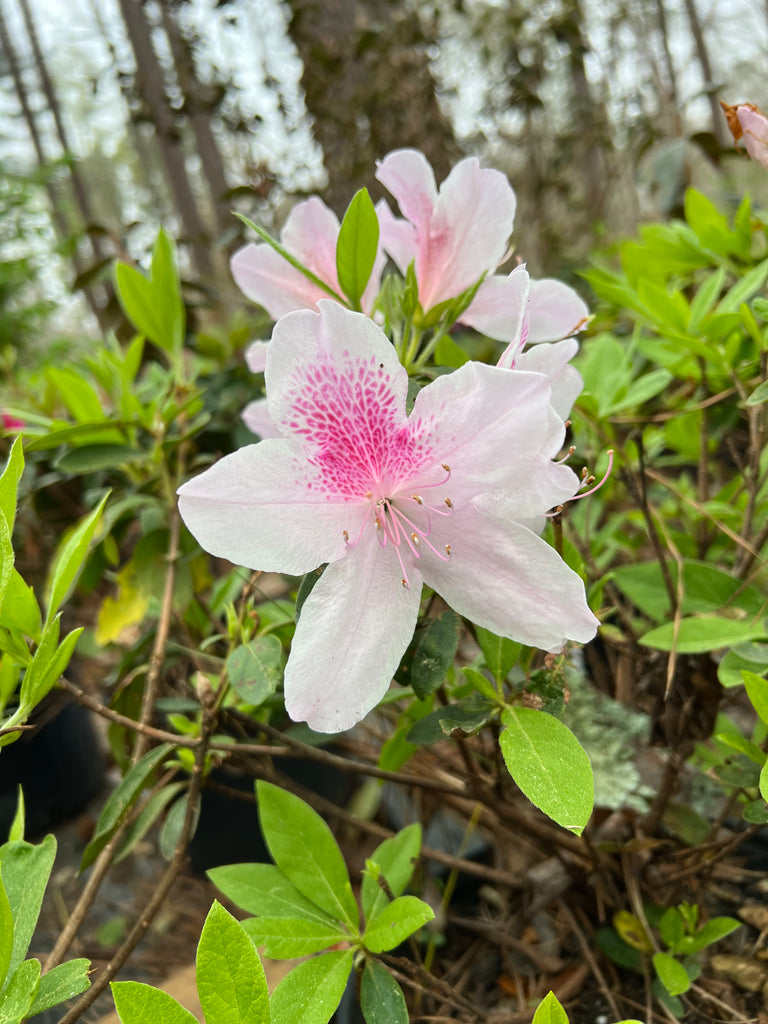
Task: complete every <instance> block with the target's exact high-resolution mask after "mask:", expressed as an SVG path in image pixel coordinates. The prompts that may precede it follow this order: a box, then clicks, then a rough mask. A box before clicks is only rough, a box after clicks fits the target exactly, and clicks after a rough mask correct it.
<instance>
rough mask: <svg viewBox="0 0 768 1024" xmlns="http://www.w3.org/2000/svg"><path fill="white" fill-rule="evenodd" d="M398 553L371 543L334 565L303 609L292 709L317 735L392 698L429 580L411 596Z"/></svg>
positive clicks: (288, 683)
mask: <svg viewBox="0 0 768 1024" xmlns="http://www.w3.org/2000/svg"><path fill="white" fill-rule="evenodd" d="M401 576H402V573H401V571H400V567H399V565H398V562H397V558H396V557H395V554H394V552H393V551H392V548H391V546H387V547H381V545H380V544H379V543H378V542H377V541H376V539H375V538H374V537H373V536H369V537H367V538H363V541H362V542H361V543H360V545H359V546H358V547H357V548H354V549H351V550H350V551H349V553H348V554H347V556H346V558H344V559H342V560H341V561H340V562H335V563H334V564H332V565H329V566H328V568H327V569H326V570H325V571H324V572H323V574H322V576H321V577H320V579H319V580H318V582H317V583H316V584H315V586H314V588H313V590H312V592H311V594H310V595H309V597H308V598H307V600H306V602H305V604H304V606H303V607H302V609H301V615H300V617H299V621H298V624H297V626H296V634H295V636H294V638H293V643H292V645H291V654H290V657H289V658H288V664H287V666H286V669H285V706H286V709H287V711H288V714H289V715H290V716H291V718H293V719H294V720H295V721H306V722H308V723H309V725H310V727H311V728H312V729H314V730H315V731H317V732H343V730H345V729H349V728H351V727H352V726H353V725H354V724H355V723H356V722H359V721H360V719H361V718H363V717H364V716H365V715H366V714H367V713H368V712H369V711H370V710H371V709H372V708H374V707H375V706H376V705H377V704H378V703H379V701H380V700H381V698H382V697H383V696H384V694H385V693H386V691H387V689H388V687H389V684H390V682H391V679H392V676H393V675H394V673H395V671H396V669H397V667H398V665H399V664H400V659H401V658H402V656H403V654H404V652H405V649H406V647H407V646H408V643H409V641H410V639H411V637H412V636H413V630H414V628H415V626H416V618H417V616H418V612H419V601H420V597H421V589H422V585H421V576H420V575H419V573H418V571H417V570H415V569H409V580H410V589H406V588H405V587H403V585H402V583H401Z"/></svg>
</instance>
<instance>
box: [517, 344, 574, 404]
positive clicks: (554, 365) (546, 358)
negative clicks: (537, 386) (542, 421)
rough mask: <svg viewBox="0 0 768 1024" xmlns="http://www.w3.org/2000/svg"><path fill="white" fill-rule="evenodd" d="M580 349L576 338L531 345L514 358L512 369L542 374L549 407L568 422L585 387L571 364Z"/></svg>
mask: <svg viewBox="0 0 768 1024" xmlns="http://www.w3.org/2000/svg"><path fill="white" fill-rule="evenodd" d="M578 350H579V343H578V341H576V339H575V338H566V339H565V340H564V341H556V342H554V343H552V344H549V345H548V344H543V345H534V347H533V348H529V349H527V350H526V351H525V352H523V353H521V355H519V356H518V357H517V362H516V364H515V369H517V370H529V371H533V372H534V373H543V374H544V376H545V377H546V378H547V381H548V382H549V385H550V387H551V388H552V408H553V409H554V410H555V412H556V413H557V414H558V416H562V418H563V419H567V418H568V415H569V414H570V411H571V408H572V406H573V403H574V402H575V401H576V399H577V398H578V397H579V395H580V394H581V392H582V389H583V387H584V381H583V380H582V379H581V374H580V373H579V371H578V370H577V369H575V367H573V366H571V365H570V361H571V359H573V357H574V356H575V355H576V353H577V352H578Z"/></svg>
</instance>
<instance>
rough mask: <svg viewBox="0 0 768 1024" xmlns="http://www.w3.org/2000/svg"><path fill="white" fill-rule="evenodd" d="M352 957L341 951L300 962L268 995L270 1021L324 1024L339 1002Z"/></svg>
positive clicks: (347, 952) (349, 951)
mask: <svg viewBox="0 0 768 1024" xmlns="http://www.w3.org/2000/svg"><path fill="white" fill-rule="evenodd" d="M353 957H354V953H353V951H352V950H351V949H345V950H342V951H337V952H333V953H322V954H321V955H320V956H315V957H312V959H311V960H304V961H303V962H302V963H300V964H299V965H298V966H297V967H294V968H293V970H292V971H291V972H290V974H287V975H286V976H285V977H284V978H283V980H282V981H281V982H280V984H279V985H278V986H277V988H276V989H275V991H274V992H273V993H272V998H271V1000H270V1007H271V1010H272V1020H274V1021H275V1022H276V1024H277V1022H279V1024H287V1022H288V1021H290V1024H328V1021H329V1020H330V1019H331V1017H332V1016H333V1014H334V1011H335V1010H336V1007H337V1006H338V1005H339V1003H340V1002H341V997H342V996H343V995H344V989H345V988H346V985H347V979H348V978H349V972H350V971H351V970H352V961H353Z"/></svg>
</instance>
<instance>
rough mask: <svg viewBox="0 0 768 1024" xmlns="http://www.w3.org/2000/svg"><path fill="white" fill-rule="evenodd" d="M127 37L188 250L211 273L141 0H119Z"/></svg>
mask: <svg viewBox="0 0 768 1024" xmlns="http://www.w3.org/2000/svg"><path fill="white" fill-rule="evenodd" d="M119 3H120V11H121V12H122V15H123V21H124V22H125V27H126V31H127V33H128V39H129V41H130V44H131V48H132V50H133V54H134V57H135V60H136V83H137V86H138V91H139V94H140V96H141V99H142V103H143V107H144V113H145V115H146V116H147V118H148V120H149V121H150V122H151V123H152V124H153V125H154V128H155V133H156V135H157V143H158V148H159V149H160V153H161V155H162V158H163V164H164V166H165V169H166V173H167V175H168V184H169V187H170V190H171V195H172V196H173V199H174V204H175V206H176V211H177V213H178V215H179V219H180V221H181V227H182V231H183V232H184V234H185V236H186V239H185V240H186V241H187V242H188V243H189V245H190V247H191V251H192V257H193V260H194V263H195V267H196V268H197V271H198V273H199V274H200V275H201V276H203V277H206V278H210V276H211V274H212V269H213V265H212V261H211V257H210V253H209V250H208V245H207V238H206V231H205V227H204V225H203V221H202V219H201V217H200V211H199V209H198V206H197V201H196V199H195V196H194V192H193V191H192V185H191V182H190V178H189V174H188V173H187V165H186V161H185V158H184V151H183V147H182V142H181V138H180V136H179V132H178V130H177V126H176V119H175V116H174V113H173V110H172V109H171V106H170V103H169V102H168V97H167V95H166V91H165V83H164V81H163V72H162V68H161V67H160V63H159V61H158V59H157V54H156V53H155V50H154V47H153V45H152V36H151V31H150V27H149V25H148V23H147V20H146V16H145V12H144V7H143V4H142V0H119Z"/></svg>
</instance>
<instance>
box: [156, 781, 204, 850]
mask: <svg viewBox="0 0 768 1024" xmlns="http://www.w3.org/2000/svg"><path fill="white" fill-rule="evenodd" d="M188 807H189V794H188V793H185V794H184V796H182V797H179V799H178V800H177V801H176V802H175V803H173V804H172V805H171V809H170V810H169V811H168V813H167V814H166V816H165V821H164V822H163V827H162V828H161V829H160V842H159V846H160V853H161V854H162V855H163V857H165V859H166V860H171V858H172V857H173V855H174V853H175V852H176V847H177V846H178V845H179V840H180V839H181V832H182V829H183V828H184V822H185V821H186V819H187V808H188ZM199 820H200V800H199V798H198V800H197V802H196V804H195V811H194V815H193V818H192V827H191V829H190V833H189V838H190V839H191V838H192V837H193V836H194V834H195V832H196V831H197V824H198V822H199Z"/></svg>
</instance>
